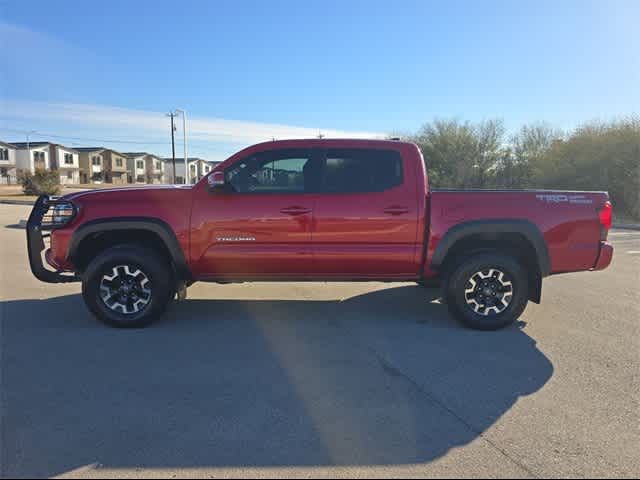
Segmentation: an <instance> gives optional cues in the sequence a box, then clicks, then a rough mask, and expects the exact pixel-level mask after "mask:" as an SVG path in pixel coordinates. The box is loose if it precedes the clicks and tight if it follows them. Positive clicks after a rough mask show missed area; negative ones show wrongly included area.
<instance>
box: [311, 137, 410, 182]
mask: <svg viewBox="0 0 640 480" xmlns="http://www.w3.org/2000/svg"><path fill="white" fill-rule="evenodd" d="M402 182H403V172H402V157H401V156H400V153H399V152H397V151H395V150H376V149H360V148H340V149H332V148H330V149H327V150H326V151H325V158H324V162H323V171H322V186H321V190H322V192H324V193H367V192H383V191H385V190H390V189H392V188H394V187H397V186H399V185H402Z"/></svg>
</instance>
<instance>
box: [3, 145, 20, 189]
mask: <svg viewBox="0 0 640 480" xmlns="http://www.w3.org/2000/svg"><path fill="white" fill-rule="evenodd" d="M16 183H18V178H17V170H16V147H14V146H13V145H11V144H10V143H5V142H3V141H0V185H13V184H16Z"/></svg>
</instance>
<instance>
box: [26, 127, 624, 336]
mask: <svg viewBox="0 0 640 480" xmlns="http://www.w3.org/2000/svg"><path fill="white" fill-rule="evenodd" d="M610 227H611V204H610V202H609V200H608V194H607V193H605V192H559V191H546V190H534V191H455V190H433V189H430V188H429V184H428V177H427V173H426V171H425V164H424V161H423V158H422V155H421V153H420V150H419V149H418V147H417V146H416V145H414V144H411V143H404V142H398V141H370V140H328V139H317V140H289V141H273V142H268V143H262V144H259V145H254V146H252V147H249V148H246V149H244V150H242V151H241V152H239V153H237V154H235V155H233V156H232V157H230V158H229V159H228V160H226V161H225V162H223V163H222V164H220V165H219V166H217V167H216V168H215V169H214V170H213V171H212V172H211V173H210V174H209V175H207V176H206V177H205V178H203V179H202V180H201V181H200V182H199V183H197V184H195V185H193V186H149V187H143V188H124V189H113V190H98V191H92V192H82V193H74V194H70V195H66V196H64V197H61V198H49V197H46V196H43V197H40V198H39V199H38V201H37V202H36V204H35V206H34V208H33V211H32V213H31V215H30V218H29V220H28V223H27V243H28V250H29V261H30V265H31V269H32V271H33V273H34V275H35V276H36V277H37V278H38V279H40V280H42V281H45V282H69V281H81V282H82V294H83V297H84V300H85V302H86V304H87V306H88V308H89V309H90V310H91V311H92V312H93V313H94V314H95V315H96V316H97V317H98V318H99V319H100V320H102V321H103V322H105V323H107V324H109V325H112V326H116V327H141V326H146V325H148V324H150V323H151V322H153V321H154V320H156V319H157V318H158V317H159V316H160V315H161V314H162V313H163V311H164V310H165V309H166V307H167V305H168V303H169V302H170V301H171V300H172V299H173V298H174V297H175V296H178V297H184V296H185V295H186V288H187V287H188V286H189V285H191V284H192V283H193V282H195V281H207V282H218V283H229V282H247V281H341V282H343V281H384V282H410V281H411V282H419V283H421V284H425V285H427V286H431V285H436V284H438V285H441V286H442V288H443V293H444V294H443V297H444V299H445V301H446V303H447V305H448V307H449V309H450V311H451V312H452V313H453V314H454V316H455V317H457V318H458V319H460V320H461V321H462V322H463V323H464V324H466V325H468V326H470V327H473V328H477V329H485V330H491V329H497V328H501V327H504V326H506V325H508V324H510V323H512V322H513V321H514V320H516V319H517V318H518V317H519V316H520V315H521V314H522V312H523V310H524V308H525V306H526V304H527V302H528V301H529V300H532V301H534V302H539V301H540V297H541V288H542V279H543V278H544V277H546V276H548V275H552V274H556V273H563V272H576V271H587V270H601V269H604V268H606V267H607V266H608V265H609V263H610V262H611V258H612V255H613V248H612V247H611V245H609V244H608V243H607V241H606V240H607V233H608V230H609V229H610ZM43 232H44V233H43ZM45 238H48V239H49V240H48V242H49V243H50V245H49V246H48V248H47V246H46V245H45ZM43 251H44V252H45V255H44V257H45V261H46V263H47V264H48V265H50V266H51V267H52V268H46V267H45V266H44V263H45V262H44V261H43V258H42V252H43ZM398 308H399V310H398V313H399V314H401V309H402V306H401V305H399V306H398Z"/></svg>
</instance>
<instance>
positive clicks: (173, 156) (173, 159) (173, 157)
mask: <svg viewBox="0 0 640 480" xmlns="http://www.w3.org/2000/svg"><path fill="white" fill-rule="evenodd" d="M175 115H176V114H175V113H174V112H169V113H167V116H169V117H171V163H172V164H173V184H174V185H175V183H176V142H175V139H174V133H175V131H176V127H175V125H174V124H173V117H175ZM186 168H187V167H186V165H185V169H186Z"/></svg>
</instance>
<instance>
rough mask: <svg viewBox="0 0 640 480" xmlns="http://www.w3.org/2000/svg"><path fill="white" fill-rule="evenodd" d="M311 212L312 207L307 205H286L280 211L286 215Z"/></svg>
mask: <svg viewBox="0 0 640 480" xmlns="http://www.w3.org/2000/svg"><path fill="white" fill-rule="evenodd" d="M310 212H311V209H310V208H306V207H285V208H283V209H282V210H280V213H284V214H285V215H304V214H305V213H310Z"/></svg>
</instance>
